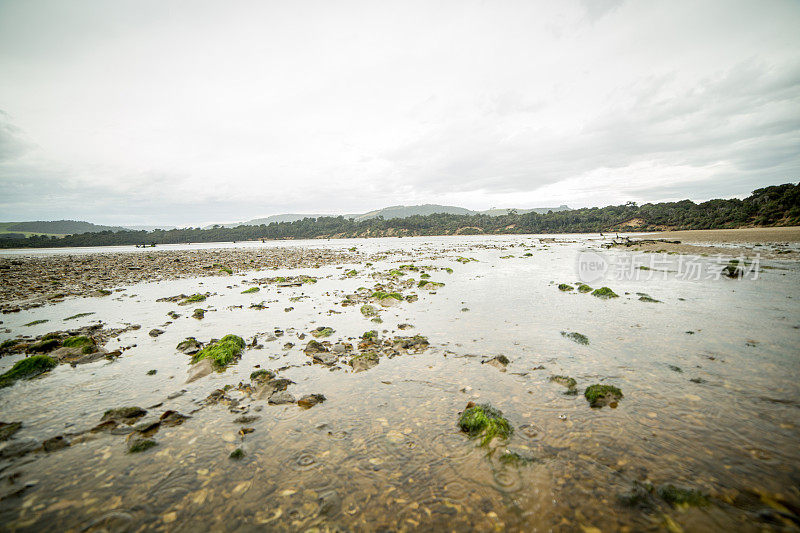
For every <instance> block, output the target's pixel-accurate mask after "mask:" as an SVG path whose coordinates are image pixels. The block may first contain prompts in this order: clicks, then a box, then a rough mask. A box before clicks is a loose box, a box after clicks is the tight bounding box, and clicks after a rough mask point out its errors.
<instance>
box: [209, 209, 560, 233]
mask: <svg viewBox="0 0 800 533" xmlns="http://www.w3.org/2000/svg"><path fill="white" fill-rule="evenodd" d="M511 211H516V212H517V214H519V215H523V214H525V213H541V214H544V213H547V212H549V211H552V212H554V213H555V212H557V211H569V207H567V206H566V205H562V206H559V207H535V208H533V209H489V210H487V211H472V210H471V209H466V208H464V207H456V206H453V205H439V204H423V205H393V206H390V207H384V208H383V209H376V210H375V211H368V212H367V213H360V214H359V213H355V214H345V215H330V214H320V213H317V214H312V213H307V214H285V215H272V216H269V217H264V218H254V219H253V220H248V221H247V222H234V223H231V224H219V226H222V227H224V228H235V227H238V226H260V225H261V224H264V225H269V224H271V223H273V222H275V223H281V222H297V221H298V220H303V219H304V218H319V217H337V216H342V217H344V218H347V219H352V220H355V221H356V222H359V221H362V220H370V219H373V218H378V217H383V218H384V220H391V219H394V218H408V217H413V216H428V215H433V214H435V213H444V214H447V215H489V216H493V217H496V216H503V215H507V214H509V213H510V212H511ZM211 227H212V226H207V227H206V228H204V229H208V228H211Z"/></svg>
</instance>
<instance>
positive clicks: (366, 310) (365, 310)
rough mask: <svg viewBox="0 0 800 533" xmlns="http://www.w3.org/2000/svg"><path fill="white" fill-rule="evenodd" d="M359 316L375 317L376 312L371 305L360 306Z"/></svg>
mask: <svg viewBox="0 0 800 533" xmlns="http://www.w3.org/2000/svg"><path fill="white" fill-rule="evenodd" d="M361 314H362V315H364V316H375V315H377V314H378V310H377V309H375V307H374V306H372V305H369V304H364V305H362V306H361Z"/></svg>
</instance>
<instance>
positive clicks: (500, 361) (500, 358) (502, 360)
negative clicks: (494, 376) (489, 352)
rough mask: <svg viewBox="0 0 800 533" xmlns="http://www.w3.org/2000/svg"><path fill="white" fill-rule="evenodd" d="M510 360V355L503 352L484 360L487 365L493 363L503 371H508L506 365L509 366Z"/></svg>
mask: <svg viewBox="0 0 800 533" xmlns="http://www.w3.org/2000/svg"><path fill="white" fill-rule="evenodd" d="M510 362H511V361H509V360H508V357H506V356H505V355H502V354H501V355H496V356H494V357H492V358H491V359H489V360H488V361H483V363H485V364H487V365H492V366H493V367H495V368H499V369H500V370H501V371H502V372H505V371H506V366H508V363H510Z"/></svg>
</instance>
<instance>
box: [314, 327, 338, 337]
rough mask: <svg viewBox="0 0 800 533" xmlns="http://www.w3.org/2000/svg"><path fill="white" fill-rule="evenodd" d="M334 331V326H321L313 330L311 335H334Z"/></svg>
mask: <svg viewBox="0 0 800 533" xmlns="http://www.w3.org/2000/svg"><path fill="white" fill-rule="evenodd" d="M333 332H334V329H333V328H328V327H325V326H320V327H318V328H317V329H314V330H312V331H311V335H313V336H314V337H315V338H317V339H319V338H320V337H330V336H331V335H333Z"/></svg>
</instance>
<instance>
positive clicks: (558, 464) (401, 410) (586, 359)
mask: <svg viewBox="0 0 800 533" xmlns="http://www.w3.org/2000/svg"><path fill="white" fill-rule="evenodd" d="M601 243H602V241H601V240H600V239H599V238H596V237H578V236H558V237H556V238H554V239H553V238H547V239H542V238H539V237H536V236H502V237H460V238H455V237H431V238H422V237H420V238H403V239H373V240H363V239H353V240H340V241H330V242H320V241H308V242H301V243H291V245H292V246H301V247H314V248H325V247H334V248H336V249H348V248H351V247H353V246H355V247H356V248H357V250H358V252H361V253H362V254H364V256H365V257H366V259H365V261H364V262H361V263H358V264H344V265H335V266H324V267H321V268H305V269H291V270H289V269H279V270H267V271H258V272H245V273H235V274H234V275H231V276H227V275H226V276H212V277H203V278H192V279H178V280H170V281H159V282H151V283H139V284H135V285H125V286H117V287H114V288H115V289H117V290H115V292H114V293H113V294H112V295H111V296H108V297H105V298H72V299H67V300H65V301H63V302H61V303H57V304H54V305H48V306H45V307H40V308H35V309H29V310H25V311H22V312H19V313H13V314H6V315H3V316H2V321H3V323H2V324H1V325H0V328H5V329H4V330H3V331H4V333H2V334H0V341H4V340H7V339H10V338H15V337H16V336H18V335H26V336H29V337H31V338H35V337H37V336H40V335H43V334H45V333H48V332H51V331H56V330H66V329H72V328H80V327H82V326H86V325H89V324H92V323H97V322H98V321H102V322H103V324H104V327H105V328H126V327H128V326H130V325H134V324H135V325H140V326H141V328H140V329H135V330H131V329H129V330H127V331H125V332H123V333H121V334H120V335H119V336H118V338H115V339H112V340H111V341H109V342H108V343H107V344H106V345H105V349H106V350H109V351H111V350H115V349H117V348H125V349H124V350H123V351H122V355H121V356H119V357H117V358H114V359H113V360H105V359H101V360H99V361H96V362H92V363H88V364H79V365H76V366H74V367H72V366H70V365H69V364H61V365H59V366H58V367H56V368H54V369H53V370H51V371H49V372H47V373H45V374H42V375H41V376H39V377H36V378H34V379H30V380H20V381H18V382H17V383H16V384H14V385H12V386H10V387H6V388H0V421H2V422H5V423H11V422H16V421H20V422H22V427H21V429H20V430H19V431H17V432H16V433H14V434H13V435H12V436H11V437H10V438H9V439H8V440H7V441H5V442H4V443H0V444H2V447H0V487H1V488H0V524H2V529H6V530H11V531H33V530H42V529H49V528H52V527H53V525H54V524H58V528H59V529H62V530H81V531H104V530H108V531H135V530H141V529H161V530H169V531H172V530H186V531H197V530H221V529H225V530H232V531H239V530H254V529H267V530H287V531H296V530H323V531H327V530H337V531H351V530H352V531H375V530H398V531H404V530H448V531H451V530H452V531H468V530H480V531H485V530H495V529H496V530H511V531H546V530H565V531H568V530H581V528H583V530H586V531H597V530H601V531H606V530H608V531H615V530H626V529H627V530H630V531H641V530H661V529H664V528H666V529H672V530H678V529H679V528H682V529H684V530H687V531H707V530H718V529H723V528H725V529H730V528H737V529H738V530H741V531H761V530H764V529H767V530H787V531H789V530H796V529H797V528H798V527H800V492H799V490H800V489H798V486H799V485H800V447H798V445H797V443H798V442H800V428H799V427H798V422H799V421H800V416H798V415H800V385H799V383H800V362H798V355H800V350H798V347H799V346H800V266H798V264H797V262H794V261H762V262H761V267H762V269H761V270H760V271H759V272H758V277H757V279H727V278H725V277H721V278H719V279H702V280H698V279H683V278H681V277H679V276H678V275H676V272H678V271H679V268H680V265H679V264H678V263H679V262H680V261H682V259H681V257H682V256H679V255H663V256H660V257H659V263H658V264H659V266H660V270H659V271H658V274H657V275H647V276H645V275H638V276H631V277H627V278H624V279H618V280H617V279H610V278H607V279H604V280H597V281H594V282H592V283H590V285H592V287H593V288H599V287H601V286H607V287H609V288H610V289H611V290H612V291H613V292H614V293H616V294H617V295H619V297H618V298H610V299H601V298H598V297H595V296H593V295H592V294H591V293H590V292H586V293H581V292H579V291H578V290H577V286H578V285H577V282H578V281H579V280H578V272H577V270H576V263H577V261H578V257H579V256H580V253H581V252H582V251H590V252H595V253H597V254H599V255H601V256H602V257H605V258H615V259H617V260H621V261H624V262H626V263H630V264H631V265H633V268H636V265H648V264H652V262H651V256H652V255H653V254H645V253H636V252H628V251H625V250H605V249H603V248H602V247H601V246H600V245H601ZM282 244H284V245H285V244H286V243H282ZM245 246H251V247H258V244H252V243H248V244H246V245H245ZM269 246H274V243H272V244H269ZM58 253H64V251H59V252H58ZM115 253H120V252H115ZM467 259H469V260H467ZM697 261H700V262H704V263H711V262H713V258H702V257H701V258H697ZM367 263H369V264H367ZM402 265H412V266H413V267H414V268H409V267H405V268H402V269H401V266H402ZM763 267H767V268H763ZM448 269H449V270H448ZM662 270H663V272H662ZM353 271H355V272H353ZM641 272H642V273H644V272H648V271H647V270H644V269H643V270H641ZM423 274H425V275H426V276H423ZM651 274H652V272H651ZM301 275H305V276H312V277H314V278H316V282H315V283H303V284H301V285H296V286H286V283H285V282H280V281H267V278H276V277H290V276H301ZM409 279H413V280H414V281H413V282H409V281H408V280H409ZM420 281H428V282H434V283H443V284H444V285H442V286H434V287H433V288H432V289H431V287H425V286H424V285H425V284H423V286H422V287H420V286H419V285H420V284H419V282H420ZM559 284H568V285H570V286H572V287H573V290H566V291H565V290H559ZM254 286H257V287H259V291H257V292H251V293H246V294H242V292H243V291H245V290H246V289H249V288H251V287H254ZM359 289H361V290H359ZM384 289H386V290H385V291H384V292H387V293H388V292H391V291H396V292H398V293H399V295H400V296H401V297H402V298H403V299H402V300H396V301H395V302H390V303H392V304H393V305H389V306H385V307H384V306H382V305H381V301H379V300H377V299H376V298H371V297H370V296H371V295H372V293H374V292H376V291H380V290H384ZM194 293H210V295H209V296H208V297H207V298H206V300H205V301H202V302H198V303H197V304H194V305H185V306H179V305H177V304H176V302H165V301H161V302H159V301H157V300H159V299H163V298H165V297H170V296H174V295H178V294H186V295H190V294H194ZM641 294H646V295H648V296H649V297H650V299H651V300H657V301H643V300H641V299H640V298H641V297H642V296H641ZM348 295H349V297H350V299H349V300H348ZM414 295H416V296H417V297H418V299H416V301H409V299H407V297H409V296H414ZM410 300H414V298H410ZM343 303H344V304H345V305H343ZM254 304H258V305H254ZM364 304H368V305H372V306H373V307H375V309H376V310H377V311H378V316H379V317H380V319H381V320H382V322H381V323H377V322H375V321H373V320H372V319H373V318H374V317H373V316H365V314H363V313H362V311H361V307H362V305H364ZM195 308H202V309H204V310H205V315H204V318H203V319H201V320H199V319H196V318H193V317H192V314H193V311H194V309H195ZM170 311H174V312H176V313H178V314H180V315H181V316H180V317H178V318H174V319H173V318H170V317H169V316H168V313H169V312H170ZM82 313H93V314H88V315H85V316H81V317H78V318H73V319H70V320H66V321H65V319H67V318H69V317H73V316H75V315H79V314H82ZM45 320H46V322H42V323H38V324H37V323H34V322H36V321H45ZM31 323H34V324H32V325H26V324H31ZM401 325H402V329H401V328H400V327H399V326H401ZM408 325H411V326H412V327H409V326H408ZM319 327H330V328H332V329H333V330H334V331H333V333H332V334H331V335H330V336H329V337H324V338H318V339H316V340H317V341H320V342H323V341H327V342H330V343H331V345H334V344H337V343H340V342H342V343H349V344H352V345H353V352H342V354H337V357H336V361H335V362H334V363H332V364H329V365H325V364H317V363H315V362H313V360H312V357H310V356H309V355H306V353H304V351H303V348H304V347H305V346H306V344H307V343H308V342H309V341H310V340H312V339H313V338H314V337H313V336H312V335H311V332H312V331H313V330H315V329H316V328H319ZM155 328H157V329H161V330H163V331H164V333H163V334H160V335H158V336H156V337H151V336H150V335H149V332H150V331H151V330H153V329H155ZM276 330H277V331H276ZM370 330H376V331H377V332H378V337H379V339H380V340H381V341H385V342H388V343H390V344H391V342H392V339H394V338H396V337H398V336H411V335H423V336H425V337H426V338H427V340H428V342H429V343H430V345H429V347H428V348H427V349H425V350H421V351H420V353H411V352H410V353H401V354H399V355H397V356H395V357H388V356H383V357H381V358H380V361H379V364H377V365H376V366H374V367H372V368H369V369H368V370H366V371H363V372H354V371H353V369H352V368H351V367H350V366H349V365H348V364H347V362H348V360H349V359H350V357H351V356H352V353H356V352H358V345H359V339H360V338H361V337H362V335H363V334H364V333H365V332H367V331H370ZM562 332H565V334H562ZM569 333H579V334H580V335H581V336H583V337H585V338H586V339H587V340H588V344H585V343H582V342H576V341H575V339H576V338H578V337H575V336H570V335H569ZM226 334H235V335H239V336H241V337H242V338H243V339H245V341H247V344H248V348H247V349H245V351H244V353H243V354H242V357H241V359H239V360H238V361H237V362H236V363H235V364H233V365H231V366H228V367H227V369H225V370H224V371H221V372H213V373H211V374H210V375H208V376H205V377H203V378H200V379H198V380H196V381H193V382H191V383H186V379H187V370H188V368H189V364H190V361H191V357H190V356H188V355H185V354H183V353H181V352H179V351H177V350H176V346H177V345H178V343H180V342H181V341H182V340H184V339H185V338H186V337H195V338H196V339H198V340H199V341H202V342H208V341H209V340H211V339H218V338H221V337H223V336H224V335H226ZM287 343H292V344H293V346H291V347H289V346H288V344H287ZM498 355H504V356H505V357H506V358H507V359H508V361H509V362H508V364H507V365H506V366H504V365H502V364H490V363H488V361H489V360H490V359H492V358H494V357H496V356H498ZM23 357H24V354H12V355H6V356H3V357H2V358H0V372H5V371H6V370H8V369H9V368H11V367H12V365H13V364H14V363H15V362H17V361H18V360H20V359H21V358H23ZM257 369H268V370H272V371H274V372H276V373H277V375H278V376H279V377H280V378H285V379H289V380H291V381H292V382H293V384H291V385H289V386H288V388H287V391H288V392H289V393H291V394H292V395H293V396H294V397H295V398H300V397H301V396H304V395H306V394H322V395H324V396H325V401H324V402H323V403H320V404H318V405H315V406H314V407H312V408H310V409H303V408H301V407H299V406H298V405H296V404H283V405H272V404H270V403H268V402H267V400H266V399H258V398H255V397H254V396H253V395H250V394H248V392H247V387H246V385H247V384H248V383H249V382H250V374H251V373H252V372H253V371H254V370H257ZM152 370H155V371H156V372H155V373H154V374H153V373H152V372H151V371H152ZM553 376H565V377H571V378H573V379H574V380H575V382H576V387H575V390H574V392H576V394H570V392H573V391H570V389H569V388H568V387H566V386H565V385H564V384H562V383H561V382H558V381H552V380H551V377H553ZM240 384H242V386H241V387H240ZM593 384H606V385H614V386H616V387H618V388H619V389H620V390H621V391H622V393H623V397H622V398H621V399H619V400H618V401H617V402H615V403H614V404H613V405H615V407H612V406H605V407H602V408H591V407H590V406H589V403H588V402H587V400H586V399H585V398H584V394H583V392H584V390H585V389H586V387H588V386H590V385H593ZM226 385H228V386H230V387H229V388H228V390H227V392H226V393H225V400H224V401H219V402H209V401H207V398H208V397H209V395H210V394H212V393H213V392H214V391H215V390H217V389H222V388H225V386H226ZM468 402H474V403H476V404H483V403H489V404H491V405H492V406H494V407H495V408H497V409H499V410H501V411H502V413H503V414H504V416H505V417H506V418H507V419H508V421H509V422H510V424H511V426H512V427H513V430H514V431H513V434H512V435H511V436H510V437H509V438H508V439H506V440H503V439H494V440H493V441H491V442H490V443H488V444H487V445H486V446H481V445H480V439H471V438H469V437H468V436H467V435H466V434H465V433H463V432H462V431H461V430H460V428H459V426H458V420H459V415H460V413H461V412H462V411H463V410H464V409H465V407H466V406H467V404H468ZM125 406H138V407H142V408H144V409H146V410H147V414H146V415H145V416H144V417H143V418H142V419H141V420H149V419H152V418H158V417H159V416H160V415H161V414H162V413H164V412H165V411H168V410H172V411H177V412H179V413H181V414H183V415H186V416H189V417H190V418H188V419H186V420H185V421H184V422H183V423H182V424H179V425H172V426H167V425H165V424H162V425H160V426H157V425H156V426H155V427H154V428H150V429H148V430H147V431H145V432H143V434H144V433H146V436H147V437H148V438H150V439H152V440H154V441H155V442H156V443H157V444H156V446H154V447H152V448H149V449H147V450H145V451H143V452H140V453H129V452H128V445H127V444H126V440H127V438H128V435H126V434H125V433H124V432H122V431H116V432H115V431H111V432H107V431H102V432H95V433H92V432H90V431H89V430H91V429H92V428H94V427H95V426H97V425H98V424H99V423H100V421H101V417H102V416H103V413H104V412H105V411H106V410H108V409H112V408H118V407H125ZM242 416H244V417H246V418H244V419H242V418H240V417H242ZM237 419H238V421H237ZM243 428H245V429H243ZM251 430H252V431H251ZM127 431H130V429H128V430H127ZM60 435H61V436H64V441H65V442H67V443H69V445H68V446H65V447H60V448H59V449H55V450H53V451H45V450H43V449H32V450H31V451H28V453H24V454H16V453H14V452H13V450H14V449H15V447H17V448H18V447H19V446H20V443H33V442H37V443H41V442H44V441H46V440H47V439H51V438H53V437H57V436H60ZM29 447H30V448H33V444H30V446H29ZM237 449H241V451H242V452H243V454H244V455H243V456H242V457H241V458H239V459H233V458H231V457H230V454H231V452H233V451H234V450H237ZM509 452H510V453H509ZM515 454H516V455H515ZM509 456H513V457H520V458H522V459H523V460H521V461H509V460H506V458H507V457H509ZM669 485H672V486H674V487H677V488H679V489H686V490H693V491H696V492H695V493H692V494H701V495H702V498H701V499H700V500H701V501H700V502H699V503H701V504H700V505H687V504H681V503H680V502H676V500H675V499H674V498H672V499H670V497H669V494H670V492H669V490H667V489H666V488H667V487H668V486H669ZM651 486H652V490H651ZM632 491H633V492H632ZM681 494H685V493H681ZM631 495H633V496H636V497H635V498H630V496H631ZM626 498H627V499H626ZM696 503H697V502H696ZM593 528H597V529H593Z"/></svg>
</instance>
